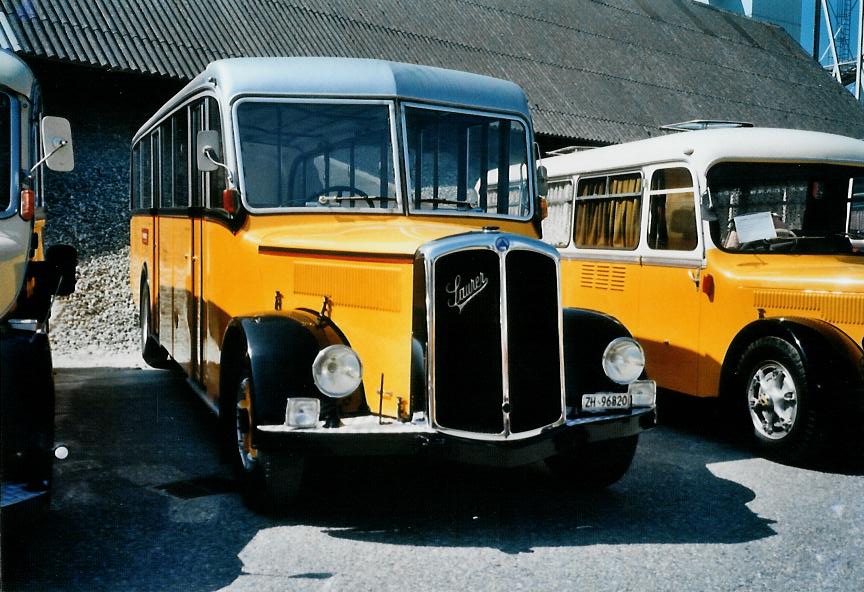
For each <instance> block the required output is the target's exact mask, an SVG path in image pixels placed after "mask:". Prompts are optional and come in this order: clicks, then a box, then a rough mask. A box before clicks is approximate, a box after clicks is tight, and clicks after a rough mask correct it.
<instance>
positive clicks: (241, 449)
mask: <svg viewBox="0 0 864 592" xmlns="http://www.w3.org/2000/svg"><path fill="white" fill-rule="evenodd" d="M243 366H244V367H243V370H242V371H241V372H240V374H239V376H238V379H237V381H236V386H235V392H234V397H233V403H234V404H233V407H232V408H231V412H232V414H233V422H232V424H233V425H232V426H231V427H232V429H231V430H230V431H231V434H230V435H228V437H230V438H231V442H230V445H231V448H233V450H234V453H233V455H232V456H233V459H234V461H233V463H234V471H235V475H236V476H237V480H238V482H239V484H240V491H241V493H242V494H243V501H244V502H245V503H246V505H247V506H249V507H250V508H251V509H253V510H255V511H256V512H268V513H277V514H284V513H287V512H288V511H289V510H290V506H291V502H292V501H293V500H294V498H296V497H297V494H298V493H299V491H300V484H301V481H302V477H303V458H302V457H301V456H299V455H293V454H289V453H286V452H281V451H280V452H275V451H274V452H270V451H263V450H259V449H258V448H257V446H256V444H255V438H254V435H255V426H256V423H255V406H254V397H253V388H254V385H253V382H252V372H251V370H250V364H249V360H248V358H246V359H245V360H244V363H243Z"/></svg>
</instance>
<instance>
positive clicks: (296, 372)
mask: <svg viewBox="0 0 864 592" xmlns="http://www.w3.org/2000/svg"><path fill="white" fill-rule="evenodd" d="M532 146H533V132H532V127H531V119H530V114H529V112H528V106H527V102H526V99H525V95H524V93H523V92H522V90H521V89H520V88H519V87H518V86H516V85H515V84H512V83H509V82H505V81H502V80H497V79H493V78H488V77H484V76H477V75H473V74H467V73H464V72H455V71H451V70H442V69H438V68H429V67H423V66H416V65H409V64H399V63H393V62H382V61H376V60H354V59H332V58H273V59H264V58H262V59H239V60H225V61H219V62H214V63H213V64H211V65H210V66H209V67H208V68H207V70H206V71H205V72H203V73H202V74H201V75H200V76H198V77H197V78H196V79H195V80H194V81H192V82H191V83H190V84H189V85H188V86H187V87H186V88H185V89H183V90H182V91H181V92H180V93H179V94H178V95H177V96H176V97H174V98H173V99H172V100H171V101H169V102H168V103H167V104H166V105H165V107H164V108H162V109H161V110H160V111H159V112H158V113H156V114H155V115H154V116H153V118H152V119H151V120H150V121H148V122H147V123H146V124H145V125H144V127H142V128H141V130H140V131H139V132H138V134H137V135H136V136H135V138H134V140H133V147H132V197H131V199H132V222H131V241H132V248H131V273H132V277H131V282H132V290H133V294H134V296H135V299H136V301H137V303H138V304H139V306H140V318H141V342H142V348H143V353H144V357H145V359H146V360H147V361H148V362H150V363H151V364H153V365H157V366H159V365H166V364H176V365H177V366H179V367H180V368H182V369H183V370H184V371H185V372H186V374H187V375H188V377H189V380H190V383H191V384H192V385H193V388H194V389H195V390H196V392H197V393H198V394H199V395H200V396H201V398H202V399H204V400H205V401H206V402H207V404H208V405H209V406H210V407H211V408H212V409H213V411H215V412H216V413H217V414H218V415H219V417H220V418H221V425H222V434H223V440H224V441H225V442H226V445H227V446H228V447H230V448H231V449H232V450H233V452H232V457H233V458H234V462H235V464H236V465H237V473H238V475H239V477H240V479H241V481H242V483H243V485H244V491H246V492H247V500H249V501H252V502H254V503H255V504H259V503H264V502H266V503H267V504H269V505H271V506H272V505H273V503H274V502H275V505H276V506H281V507H284V506H285V502H286V501H287V500H290V499H291V497H292V495H293V493H294V492H296V490H297V487H298V486H299V484H300V477H301V475H302V470H303V466H304V463H317V462H326V458H327V457H328V456H332V455H376V454H382V455H406V454H409V455H410V454H417V455H440V456H445V457H448V458H453V459H460V460H465V461H469V462H478V463H503V464H508V465H515V464H521V463H527V462H532V461H537V460H548V462H549V464H550V466H551V467H552V468H553V471H556V472H558V473H559V474H561V475H565V476H567V477H566V478H569V479H572V480H573V481H574V482H577V483H578V482H581V483H585V484H589V483H590V484H608V483H611V482H613V481H615V480H616V479H618V478H619V477H620V476H621V475H622V474H623V473H624V471H626V469H627V467H628V466H629V464H630V459H631V458H632V455H633V450H634V447H635V445H636V438H637V434H638V433H639V432H640V431H641V430H642V429H644V428H646V427H649V426H650V425H652V424H653V421H654V391H653V387H654V385H653V383H652V382H650V381H647V380H644V379H643V377H642V362H641V349H640V348H639V346H638V344H637V343H636V342H635V341H634V340H633V339H632V338H631V337H630V335H629V333H628V332H627V330H626V329H625V328H624V327H623V326H622V325H621V324H620V323H618V322H617V321H615V320H613V319H611V318H609V317H608V316H606V315H600V314H597V313H589V312H586V311H581V310H563V309H562V307H561V304H560V290H559V275H558V274H559V269H558V254H557V252H556V251H555V250H554V249H552V248H551V247H549V246H548V245H546V244H544V243H543V242H542V241H539V240H538V237H539V234H540V222H541V208H540V198H539V195H538V192H537V185H538V184H537V178H536V172H537V171H536V170H535V164H534V156H533V154H534V152H533V149H532ZM492 170H494V171H496V175H499V176H501V177H502V180H501V184H502V185H505V186H506V187H508V191H506V192H500V191H497V190H496V189H495V188H493V187H491V186H490V185H489V183H488V178H489V175H490V171H492ZM511 170H513V171H514V173H513V174H510V171H511ZM505 175H506V176H507V179H506V181H505V180H503V178H504V176H505ZM496 179H497V177H496ZM604 360H605V367H606V371H605V372H604V370H603V368H604ZM565 377H566V388H565Z"/></svg>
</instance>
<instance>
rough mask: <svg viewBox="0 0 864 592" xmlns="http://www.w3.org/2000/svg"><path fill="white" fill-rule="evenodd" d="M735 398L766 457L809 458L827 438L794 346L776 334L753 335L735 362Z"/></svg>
mask: <svg viewBox="0 0 864 592" xmlns="http://www.w3.org/2000/svg"><path fill="white" fill-rule="evenodd" d="M737 376H738V382H737V385H736V389H735V395H736V397H735V398H736V399H737V400H738V401H741V402H746V410H747V414H748V416H749V419H750V422H749V425H750V427H751V429H752V434H753V439H754V441H755V442H756V444H757V446H758V447H759V448H760V450H761V451H762V452H763V453H764V454H765V455H766V456H773V457H777V458H781V459H783V460H787V461H793V462H794V461H801V460H806V459H808V458H811V457H813V456H814V455H815V454H816V453H817V452H818V451H819V450H820V449H821V446H822V444H823V443H824V440H825V438H826V430H825V426H824V424H825V418H824V413H823V410H822V409H820V407H819V405H818V401H817V400H816V399H815V398H814V397H813V395H812V393H811V391H810V388H809V384H808V381H807V376H806V372H805V369H804V363H803V361H802V359H801V355H800V354H799V353H798V350H797V349H795V347H793V346H792V344H790V343H789V342H788V341H786V340H784V339H781V338H779V337H763V338H761V339H757V340H756V341H754V342H753V343H752V344H750V346H749V347H748V348H747V349H746V350H745V351H744V354H743V355H742V356H741V361H740V362H739V364H738V372H737Z"/></svg>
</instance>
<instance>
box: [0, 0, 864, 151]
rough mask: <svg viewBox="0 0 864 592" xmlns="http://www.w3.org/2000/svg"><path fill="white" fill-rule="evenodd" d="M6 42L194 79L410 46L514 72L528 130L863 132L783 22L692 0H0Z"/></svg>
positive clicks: (418, 52)
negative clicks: (527, 109)
mask: <svg viewBox="0 0 864 592" xmlns="http://www.w3.org/2000/svg"><path fill="white" fill-rule="evenodd" d="M0 6H2V11H3V12H2V13H0V47H4V48H9V49H12V50H14V51H16V52H17V53H19V54H23V55H29V56H35V57H40V58H48V59H58V60H63V61H68V62H73V63H81V64H88V65H94V66H98V67H102V68H106V69H110V70H117V71H127V72H138V73H143V74H156V75H162V76H168V77H172V78H178V79H191V78H193V77H194V76H195V75H197V74H198V73H199V72H201V71H202V70H203V69H204V67H205V66H206V65H207V63H209V62H210V61H213V60H216V59H219V58H226V57H241V56H303V55H308V56H346V57H370V58H381V59H386V60H395V61H406V62H413V63H419V64H428V65H433V66H440V67H447V68H455V69H461V70H468V71H471V72H476V73H479V74H486V75H490V76H497V77H500V78H506V79H509V80H513V81H515V82H517V83H518V84H520V85H521V86H522V87H523V88H524V89H525V90H526V92H527V94H528V97H529V101H530V103H531V105H532V111H533V114H534V117H535V122H536V127H537V131H539V132H541V133H545V134H550V135H555V136H563V137H570V138H574V139H580V140H588V141H594V142H604V143H608V142H621V141H628V140H633V139H638V138H643V137H646V136H648V135H658V134H659V133H661V132H660V131H659V130H658V127H659V126H660V125H663V124H666V123H670V122H672V121H682V120H688V119H696V118H699V119H739V120H741V119H743V120H748V121H752V122H754V123H756V124H758V125H762V126H785V127H796V128H804V129H812V130H818V131H828V132H833V133H840V134H845V135H850V136H854V137H859V138H864V109H862V107H861V106H860V105H858V104H857V103H856V102H855V100H854V99H853V98H852V97H851V95H849V93H847V92H846V91H845V90H844V89H842V88H841V87H840V86H839V85H837V84H836V83H834V82H833V81H832V80H831V79H830V77H829V76H828V75H827V74H826V73H825V72H823V71H822V69H821V68H820V67H819V65H818V64H816V63H815V62H814V61H813V60H812V59H810V58H809V56H807V55H806V54H805V53H804V51H803V50H802V49H801V48H800V47H798V46H797V44H796V43H795V42H794V40H792V39H791V38H790V37H789V36H788V35H787V34H786V33H785V32H784V31H783V30H782V29H781V28H779V27H775V26H771V25H766V24H764V23H759V22H757V21H753V20H750V19H745V18H742V17H738V16H735V15H732V14H729V13H726V12H722V11H718V10H714V9H712V8H709V7H707V6H704V5H702V4H697V3H693V2H691V1H690V0H437V1H436V2H428V1H424V0H365V1H364V2H357V1H356V0H317V1H316V0H0Z"/></svg>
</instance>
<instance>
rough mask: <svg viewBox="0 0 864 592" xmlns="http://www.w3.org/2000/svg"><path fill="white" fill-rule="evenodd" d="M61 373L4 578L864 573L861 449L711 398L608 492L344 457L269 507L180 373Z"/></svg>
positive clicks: (744, 584)
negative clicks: (247, 485)
mask: <svg viewBox="0 0 864 592" xmlns="http://www.w3.org/2000/svg"><path fill="white" fill-rule="evenodd" d="M56 380H57V390H58V393H57V432H58V440H60V441H63V442H64V443H66V444H67V445H68V446H69V448H70V450H71V455H70V457H69V459H67V460H66V461H64V462H62V463H58V464H57V465H56V467H55V489H54V494H53V499H52V506H51V510H50V512H49V514H48V515H47V516H46V517H45V518H44V519H42V520H40V521H38V522H36V523H35V524H33V525H32V526H30V527H28V528H22V529H19V530H18V531H16V532H15V533H14V538H12V537H10V536H7V537H6V538H4V540H3V541H2V542H0V543H2V545H3V546H4V554H5V555H6V556H7V562H6V565H4V571H3V589H4V590H7V589H8V590H45V591H53V590H111V591H114V590H158V591H172V590H176V591H178V592H179V591H182V592H193V591H198V590H232V591H245V590H250V591H252V590H255V591H266V590H274V591H275V590H279V591H283V590H304V591H305V590H312V591H315V590H375V591H379V590H400V591H401V590H413V591H423V590H468V589H470V590H507V591H513V590H615V591H623V590H640V591H642V590H683V589H692V590H772V591H773V590H777V589H784V588H785V589H791V590H844V591H845V590H864V536H862V534H864V504H862V501H864V454H862V453H861V452H860V450H859V448H858V447H857V446H850V447H849V448H844V449H841V450H840V451H838V452H837V453H836V458H834V459H833V460H832V462H831V463H830V464H829V465H826V466H829V467H830V468H825V467H823V468H820V469H812V468H811V469H804V468H799V467H790V466H785V465H782V464H778V463H775V462H771V461H768V460H764V459H761V458H757V457H754V456H753V454H752V453H751V452H750V451H749V450H748V448H747V447H746V446H744V445H742V444H740V443H738V442H735V441H734V440H732V439H730V438H728V437H726V436H725V435H724V430H723V429H722V426H720V425H719V424H718V423H717V421H718V420H717V419H716V417H715V416H714V415H713V414H712V413H711V411H710V409H709V410H706V408H705V407H704V406H701V405H688V406H685V407H684V408H683V409H682V408H677V407H676V408H675V409H673V411H674V412H675V413H670V414H669V417H671V416H673V415H674V418H675V420H674V421H672V422H668V421H667V424H666V425H663V426H661V427H659V428H657V429H655V430H653V431H651V432H649V433H647V434H644V435H643V436H642V438H641V441H640V446H639V450H638V451H637V454H636V458H635V460H634V463H633V466H632V468H631V470H630V472H629V473H628V474H627V475H626V476H625V477H624V479H622V480H621V481H620V482H619V483H617V484H616V485H614V486H613V487H611V488H609V489H608V490H606V491H603V492H595V493H585V492H577V491H569V490H565V489H562V488H561V487H559V486H558V485H556V483H555V482H553V481H552V479H551V478H550V476H549V474H548V473H546V471H545V470H544V469H543V468H542V467H541V466H530V467H525V468H520V469H516V470H493V469H486V468H482V469H478V468H474V467H465V466H456V465H447V464H440V463H431V462H424V463H417V462H412V461H411V460H410V459H396V460H394V459H383V460H382V459H378V460H368V459H367V460H361V461H354V462H345V461H342V462H333V463H327V464H322V465H320V466H315V467H313V468H312V469H311V470H310V471H309V474H308V478H307V481H306V484H305V487H304V490H303V493H302V495H301V497H300V499H299V500H298V501H297V503H296V511H294V512H293V513H292V514H291V516H290V517H288V518H284V519H274V518H269V517H266V516H260V515H257V514H255V513H253V512H251V511H250V510H248V509H246V508H245V507H244V505H243V503H242V500H241V498H240V495H239V493H237V492H236V491H235V489H234V486H233V482H232V479H231V472H230V469H229V467H228V465H226V464H223V463H222V462H221V459H220V456H219V451H218V445H217V431H216V421H215V418H214V416H212V415H211V414H210V412H209V411H208V410H207V409H206V408H205V406H204V405H203V404H202V403H201V402H200V401H198V400H197V398H196V397H195V395H194V394H193V393H192V392H191V391H190V390H189V388H188V387H187V386H186V384H185V382H184V380H183V379H182V378H180V377H178V376H176V375H174V374H171V373H170V372H166V371H148V370H139V369H116V368H96V369H61V370H59V371H58V373H57V377H56ZM661 420H662V418H661ZM10 549H11V550H10Z"/></svg>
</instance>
